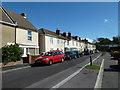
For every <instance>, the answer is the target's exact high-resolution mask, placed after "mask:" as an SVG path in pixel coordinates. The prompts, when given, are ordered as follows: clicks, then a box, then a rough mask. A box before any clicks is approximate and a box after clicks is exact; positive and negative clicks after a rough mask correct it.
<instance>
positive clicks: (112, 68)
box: [104, 65, 120, 72]
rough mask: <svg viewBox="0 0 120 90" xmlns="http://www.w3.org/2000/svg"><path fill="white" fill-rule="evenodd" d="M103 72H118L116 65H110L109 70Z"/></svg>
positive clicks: (119, 70) (119, 69)
mask: <svg viewBox="0 0 120 90" xmlns="http://www.w3.org/2000/svg"><path fill="white" fill-rule="evenodd" d="M104 71H105V72H120V68H119V67H118V65H110V68H107V69H104Z"/></svg>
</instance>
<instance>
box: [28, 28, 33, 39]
mask: <svg viewBox="0 0 120 90" xmlns="http://www.w3.org/2000/svg"><path fill="white" fill-rule="evenodd" d="M28 41H32V31H30V30H29V31H28Z"/></svg>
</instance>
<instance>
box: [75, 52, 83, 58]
mask: <svg viewBox="0 0 120 90" xmlns="http://www.w3.org/2000/svg"><path fill="white" fill-rule="evenodd" d="M74 52H75V54H76V56H77V58H79V57H81V56H82V52H80V51H74Z"/></svg>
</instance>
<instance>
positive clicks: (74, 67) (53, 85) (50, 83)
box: [2, 53, 119, 90]
mask: <svg viewBox="0 0 120 90" xmlns="http://www.w3.org/2000/svg"><path fill="white" fill-rule="evenodd" d="M100 55H101V53H96V54H94V55H92V59H93V65H97V66H100V67H101V70H93V69H86V68H84V67H85V66H86V65H89V61H90V58H89V57H90V56H83V57H80V58H78V59H74V60H66V61H65V62H63V63H56V64H53V65H52V66H34V67H30V68H23V69H21V70H13V71H10V72H5V73H3V74H2V75H3V78H2V79H3V80H2V82H3V85H2V87H3V88H4V89H3V90H6V89H9V88H12V90H14V89H15V88H17V90H18V89H19V90H26V89H28V88H29V89H30V90H35V89H40V90H42V89H46V90H48V89H50V90H52V89H58V90H59V89H68V90H69V89H89V90H90V89H92V90H93V89H94V88H95V86H100V88H102V89H103V90H104V89H106V88H109V89H110V88H112V89H111V90H119V89H118V88H119V85H118V83H119V77H118V75H119V71H118V70H117V68H116V66H117V60H113V59H111V57H110V55H109V54H107V55H106V56H100ZM103 61H104V62H103ZM102 63H104V64H103V65H102ZM23 67H27V66H23ZM14 69H15V68H14ZM5 71H7V69H6V70H5Z"/></svg>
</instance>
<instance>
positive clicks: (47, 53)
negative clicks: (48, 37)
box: [44, 52, 53, 56]
mask: <svg viewBox="0 0 120 90" xmlns="http://www.w3.org/2000/svg"><path fill="white" fill-rule="evenodd" d="M52 54H53V53H52V52H46V53H45V54H44V56H52Z"/></svg>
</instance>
